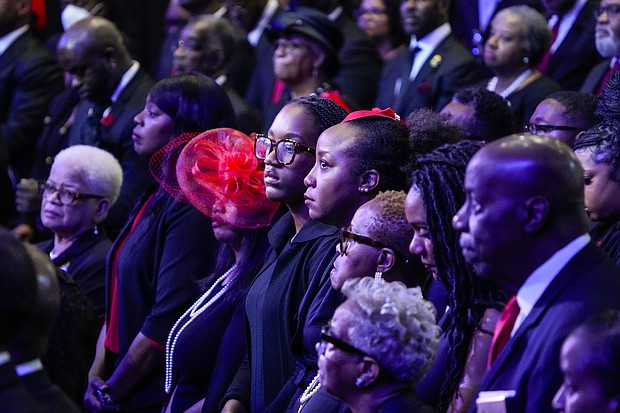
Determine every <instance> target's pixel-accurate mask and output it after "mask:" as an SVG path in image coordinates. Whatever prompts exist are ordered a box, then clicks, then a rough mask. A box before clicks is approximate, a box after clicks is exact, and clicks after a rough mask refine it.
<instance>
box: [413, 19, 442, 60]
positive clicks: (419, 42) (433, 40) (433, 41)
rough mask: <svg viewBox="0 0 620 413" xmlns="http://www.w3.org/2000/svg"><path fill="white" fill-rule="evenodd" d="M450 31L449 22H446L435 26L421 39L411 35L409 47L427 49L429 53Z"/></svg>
mask: <svg viewBox="0 0 620 413" xmlns="http://www.w3.org/2000/svg"><path fill="white" fill-rule="evenodd" d="M451 33H452V28H451V27H450V23H447V22H446V23H444V24H442V25H440V26H438V27H437V28H435V29H434V30H433V31H432V32H430V33H428V34H427V35H426V36H424V37H422V38H421V39H417V38H416V37H415V36H411V41H410V42H409V49H411V50H413V49H414V48H416V47H419V48H420V51H426V50H428V51H429V53H430V52H432V51H433V50H435V49H436V48H437V46H439V43H441V42H443V41H444V40H445V39H446V37H448V36H449V35H450V34H451Z"/></svg>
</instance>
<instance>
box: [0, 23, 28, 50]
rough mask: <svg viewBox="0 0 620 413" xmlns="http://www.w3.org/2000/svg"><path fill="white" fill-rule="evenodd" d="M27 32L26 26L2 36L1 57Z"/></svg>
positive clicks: (0, 43) (0, 40)
mask: <svg viewBox="0 0 620 413" xmlns="http://www.w3.org/2000/svg"><path fill="white" fill-rule="evenodd" d="M27 31H28V25H27V24H26V25H24V26H22V27H19V28H17V29H15V30H13V31H12V32H9V33H7V34H5V35H4V36H2V37H1V38H0V55H2V54H3V53H4V52H6V50H7V49H8V48H9V47H11V45H12V44H13V43H15V41H16V40H17V39H18V38H19V37H20V36H21V35H22V34H24V33H26V32H27Z"/></svg>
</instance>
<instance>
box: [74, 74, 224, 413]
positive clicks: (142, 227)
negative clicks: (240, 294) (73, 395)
mask: <svg viewBox="0 0 620 413" xmlns="http://www.w3.org/2000/svg"><path fill="white" fill-rule="evenodd" d="M232 114H233V111H232V107H231V105H230V101H229V100H228V97H227V96H226V93H225V92H224V91H223V90H222V89H221V88H220V87H219V86H217V85H216V84H215V83H214V82H213V81H212V80H211V79H209V78H207V77H206V76H202V75H183V76H179V77H173V78H167V79H164V80H161V81H160V82H158V83H157V84H156V85H155V86H154V87H153V89H151V92H150V93H149V95H148V97H147V99H146V105H145V108H144V110H143V111H142V112H140V113H139V114H138V115H137V116H136V117H135V122H136V127H135V128H134V131H133V140H134V148H135V150H136V152H138V153H139V154H141V155H145V156H151V172H154V174H155V175H157V177H158V178H159V180H160V181H161V182H163V180H162V179H161V177H162V176H166V174H170V173H174V171H175V167H176V156H175V155H176V153H172V154H171V153H169V152H166V155H167V156H166V157H163V156H159V155H157V156H152V155H154V154H155V153H156V152H157V151H158V150H159V149H161V148H162V147H163V146H164V145H166V144H168V143H169V142H170V141H171V140H173V138H175V137H176V136H178V135H179V134H180V133H183V132H200V131H203V130H206V129H213V128H217V127H222V126H228V125H234V118H233V115H232ZM188 140H189V139H188V138H187V136H186V135H181V136H179V137H178V138H176V139H175V144H177V146H176V147H177V148H182V146H183V144H184V143H186V142H187V141H188ZM158 153H159V152H158ZM214 249H215V241H214V239H213V231H212V229H211V220H210V219H208V218H207V217H206V216H204V215H203V214H201V213H200V212H199V211H197V210H196V209H195V208H194V207H192V206H191V205H188V204H186V203H181V202H178V201H176V200H175V199H174V198H172V197H171V196H170V195H169V194H168V193H167V192H166V191H165V190H164V189H163V188H162V186H160V185H157V184H154V185H152V186H151V187H149V188H148V189H146V192H145V193H144V195H143V196H142V198H141V199H140V200H139V201H138V202H137V204H136V205H135V206H134V209H133V211H132V213H131V215H130V217H129V220H128V222H127V224H126V225H125V228H124V229H123V231H122V232H121V234H120V235H119V237H118V238H117V239H116V241H115V243H114V245H113V246H112V250H111V252H110V254H109V255H108V263H107V264H108V265H107V305H106V308H107V311H106V323H105V324H104V326H103V328H102V330H101V333H100V335H99V340H98V343H97V351H96V355H95V360H94V361H93V364H92V366H91V369H90V372H89V386H88V389H87V391H86V394H85V396H84V403H85V405H86V408H87V410H88V411H92V412H99V411H108V410H110V409H114V408H120V407H121V406H122V408H123V409H124V410H125V411H127V412H133V411H140V412H158V413H159V412H160V411H161V405H162V402H163V400H164V392H163V388H162V387H163V386H162V382H163V376H164V364H165V363H164V355H165V344H166V339H167V337H168V333H169V331H170V329H171V327H172V325H173V324H174V322H175V321H176V320H177V319H178V318H179V316H180V315H181V314H182V313H183V311H185V309H187V308H188V307H189V306H190V305H191V304H192V302H193V301H194V299H195V297H196V293H195V284H194V283H195V278H196V277H197V276H198V275H202V274H205V272H208V271H210V268H212V264H213V258H212V257H213V253H214Z"/></svg>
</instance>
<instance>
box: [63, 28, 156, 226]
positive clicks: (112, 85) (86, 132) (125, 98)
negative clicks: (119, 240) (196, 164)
mask: <svg viewBox="0 0 620 413" xmlns="http://www.w3.org/2000/svg"><path fill="white" fill-rule="evenodd" d="M58 60H59V61H60V64H61V66H62V67H63V69H64V70H65V71H66V72H68V73H69V74H70V75H71V86H72V87H73V88H75V89H76V90H77V91H78V93H79V95H80V97H81V98H82V101H81V102H80V103H79V105H78V108H77V109H76V116H75V123H74V124H73V126H72V127H71V129H70V130H69V136H68V144H69V146H72V145H78V144H82V145H93V146H97V147H99V148H101V149H105V150H106V151H108V152H110V153H111V154H112V155H114V156H115V157H116V159H118V161H119V162H120V163H121V166H122V168H123V175H124V176H125V177H126V179H125V180H124V181H123V186H122V188H121V195H120V197H119V199H118V202H117V203H116V204H115V205H114V207H112V209H111V210H110V213H109V215H108V218H106V220H105V221H104V225H105V227H106V229H107V230H109V232H110V233H111V235H112V236H114V235H116V234H117V233H118V232H119V231H120V229H121V228H122V226H123V225H124V224H125V221H126V219H127V217H128V216H129V212H130V211H131V208H132V207H133V204H134V202H135V201H136V199H137V197H138V196H139V195H140V194H141V193H142V192H143V191H144V189H145V188H146V187H147V186H148V185H149V184H150V183H151V182H152V178H151V175H150V173H149V171H148V158H147V157H144V156H139V155H138V154H136V152H135V151H134V149H133V142H132V140H131V133H132V131H133V127H134V121H133V118H134V117H135V115H137V114H138V113H139V112H140V111H141V110H142V109H143V108H144V104H145V100H146V95H147V94H148V92H149V90H150V88H151V87H152V85H153V82H152V80H151V79H150V78H149V76H148V75H147V73H146V72H145V71H144V70H143V69H142V68H141V67H140V64H139V63H138V62H136V61H134V60H131V56H130V55H129V52H128V50H127V47H126V46H125V42H124V40H123V36H122V34H121V32H120V31H119V30H118V29H117V28H116V26H114V24H113V23H112V22H110V21H109V20H107V19H104V18H103V17H92V18H87V19H84V20H80V21H79V22H77V23H75V24H74V25H73V26H71V28H70V29H68V30H67V31H66V32H65V33H64V34H63V35H62V37H61V38H60V41H59V42H58Z"/></svg>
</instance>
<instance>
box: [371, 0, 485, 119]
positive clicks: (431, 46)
mask: <svg viewBox="0 0 620 413" xmlns="http://www.w3.org/2000/svg"><path fill="white" fill-rule="evenodd" d="M400 15H401V18H402V22H403V28H404V30H405V33H407V34H409V35H410V36H411V43H410V45H409V51H408V53H403V54H401V55H400V56H398V57H396V58H394V59H393V60H392V61H391V62H390V63H388V64H387V66H386V67H385V68H384V69H383V73H382V74H381V81H380V83H379V93H378V96H377V99H376V101H375V106H379V107H381V108H385V107H388V106H389V107H391V108H392V109H394V110H395V111H396V112H397V113H398V114H400V115H401V116H403V117H405V116H407V115H408V114H409V113H411V112H412V111H414V110H415V109H419V108H424V107H427V108H431V109H434V110H440V109H441V108H443V107H444V106H445V105H447V104H448V102H450V99H452V95H453V94H454V93H455V92H456V91H457V90H459V89H463V88H465V87H467V86H471V85H472V84H474V83H476V82H477V81H479V80H481V78H482V72H481V69H480V66H479V64H478V63H477V62H476V60H475V59H474V57H473V56H472V54H471V53H470V52H469V51H468V50H466V49H465V48H464V47H463V46H461V45H460V44H459V43H458V41H457V40H456V38H455V37H454V36H453V35H452V29H451V27H450V24H449V23H448V0H428V1H424V2H419V1H414V0H404V1H403V2H401V6H400Z"/></svg>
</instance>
